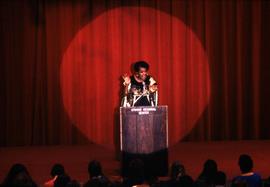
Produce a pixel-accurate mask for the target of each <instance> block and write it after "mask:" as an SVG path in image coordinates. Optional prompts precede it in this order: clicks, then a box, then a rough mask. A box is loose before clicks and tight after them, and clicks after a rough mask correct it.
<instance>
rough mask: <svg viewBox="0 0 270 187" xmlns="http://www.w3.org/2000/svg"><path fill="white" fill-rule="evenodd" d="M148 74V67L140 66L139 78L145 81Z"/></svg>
mask: <svg viewBox="0 0 270 187" xmlns="http://www.w3.org/2000/svg"><path fill="white" fill-rule="evenodd" d="M147 75H148V74H147V70H146V68H143V67H140V69H139V72H138V74H137V77H138V78H139V79H141V80H142V81H144V80H145V79H146V77H147Z"/></svg>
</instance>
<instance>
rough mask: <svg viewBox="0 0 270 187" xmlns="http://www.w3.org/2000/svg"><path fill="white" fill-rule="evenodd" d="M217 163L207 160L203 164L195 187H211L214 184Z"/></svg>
mask: <svg viewBox="0 0 270 187" xmlns="http://www.w3.org/2000/svg"><path fill="white" fill-rule="evenodd" d="M217 172H218V169H217V163H216V161H214V160H210V159H209V160H207V161H206V162H205V163H204V166H203V171H202V172H201V174H200V175H199V177H198V179H197V181H196V185H197V186H200V187H204V186H213V185H214V184H215V179H216V176H217Z"/></svg>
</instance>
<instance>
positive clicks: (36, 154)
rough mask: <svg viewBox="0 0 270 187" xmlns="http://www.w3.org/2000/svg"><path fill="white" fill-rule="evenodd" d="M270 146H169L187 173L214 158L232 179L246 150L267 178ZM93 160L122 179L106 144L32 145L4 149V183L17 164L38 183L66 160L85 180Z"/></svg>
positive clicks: (0, 159)
mask: <svg viewBox="0 0 270 187" xmlns="http://www.w3.org/2000/svg"><path fill="white" fill-rule="evenodd" d="M269 147H270V140H263V141H218V142H184V143H178V144H177V145H175V146H172V147H171V148H169V163H170V164H171V163H172V162H173V161H174V160H179V161H180V162H182V163H183V164H184V165H185V167H186V171H187V173H188V174H189V175H191V176H192V177H193V179H196V178H197V176H198V175H199V173H200V171H201V170H202V166H203V163H204V161H205V160H206V159H214V160H216V161H217V163H218V168H219V169H220V170H222V171H224V172H225V173H226V174H227V177H228V179H229V180H230V179H231V178H232V177H233V176H235V175H238V174H239V172H240V171H239V168H238V165H237V161H238V157H239V155H240V154H242V153H246V154H250V155H251V156H252V158H253V160H254V170H255V171H258V172H259V173H260V174H261V175H262V177H263V178H267V177H269V176H270V149H269ZM92 159H96V160H99V161H100V162H101V163H102V166H103V170H104V173H105V174H106V175H108V176H109V178H111V179H112V180H117V179H119V177H118V176H119V175H120V161H119V160H118V159H117V156H116V154H115V152H114V151H112V150H108V149H105V148H103V147H102V146H98V145H83V146H82V145H79V146H28V147H8V148H0V182H2V181H3V178H4V177H5V175H6V173H7V172H8V170H9V168H10V166H11V165H12V164H14V163H23V164H25V165H26V167H27V168H28V169H29V172H30V174H31V175H32V177H33V179H34V180H35V181H36V182H37V183H38V184H42V183H43V182H44V181H46V180H47V179H48V178H49V177H50V176H49V173H50V169H51V166H52V165H53V164H54V163H62V164H63V165H64V166H65V168H66V172H67V173H68V174H69V175H70V176H71V177H72V178H73V179H76V180H78V181H80V182H85V181H86V180H87V179H88V173H87V165H88V162H89V161H90V160H92Z"/></svg>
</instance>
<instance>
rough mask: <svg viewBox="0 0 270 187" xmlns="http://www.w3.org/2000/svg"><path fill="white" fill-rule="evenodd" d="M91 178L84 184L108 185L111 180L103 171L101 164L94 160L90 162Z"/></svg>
mask: <svg viewBox="0 0 270 187" xmlns="http://www.w3.org/2000/svg"><path fill="white" fill-rule="evenodd" d="M88 174H89V180H88V181H87V182H86V183H85V184H84V185H83V186H84V187H107V186H109V185H110V181H109V180H108V178H107V177H105V175H104V174H103V172H102V167H101V164H100V163H99V162H98V161H96V160H93V161H91V162H90V163H89V164H88Z"/></svg>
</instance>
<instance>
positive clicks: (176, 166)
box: [166, 161, 186, 186]
mask: <svg viewBox="0 0 270 187" xmlns="http://www.w3.org/2000/svg"><path fill="white" fill-rule="evenodd" d="M185 175H186V171H185V167H184V165H182V164H180V163H179V162H178V161H175V162H173V163H172V165H171V168H170V179H169V180H168V181H167V182H166V186H179V178H180V177H182V176H185Z"/></svg>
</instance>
